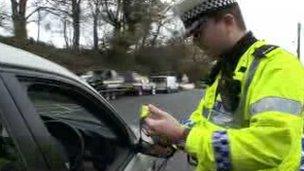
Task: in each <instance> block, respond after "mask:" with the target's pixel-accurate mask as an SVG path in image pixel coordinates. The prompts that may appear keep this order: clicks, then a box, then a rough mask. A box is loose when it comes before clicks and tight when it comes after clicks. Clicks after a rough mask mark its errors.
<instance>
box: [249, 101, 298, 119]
mask: <svg viewBox="0 0 304 171" xmlns="http://www.w3.org/2000/svg"><path fill="white" fill-rule="evenodd" d="M270 111H274V112H282V113H289V114H293V115H299V114H300V113H301V112H302V104H301V103H300V102H298V101H295V100H290V99H284V98H280V97H267V98H264V99H261V100H259V101H258V102H256V103H254V104H252V105H251V107H250V114H251V115H255V114H258V113H262V112H270Z"/></svg>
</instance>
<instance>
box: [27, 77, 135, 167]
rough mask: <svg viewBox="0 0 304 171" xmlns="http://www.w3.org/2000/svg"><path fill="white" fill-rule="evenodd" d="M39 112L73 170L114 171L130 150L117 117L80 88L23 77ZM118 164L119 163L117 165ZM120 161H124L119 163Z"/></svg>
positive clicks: (30, 97)
mask: <svg viewBox="0 0 304 171" xmlns="http://www.w3.org/2000/svg"><path fill="white" fill-rule="evenodd" d="M21 82H22V84H23V85H24V87H25V90H26V92H27V95H28V97H29V99H30V101H31V102H32V104H33V106H34V108H35V110H36V112H37V114H38V115H39V116H40V118H41V119H42V121H43V122H44V124H45V126H46V127H47V129H48V131H49V132H50V134H51V135H52V136H53V137H54V138H55V139H56V140H57V142H58V144H59V145H60V147H61V148H59V150H60V151H61V153H63V154H64V156H65V158H66V163H67V165H68V168H70V170H79V169H81V168H83V169H84V170H98V171H99V170H112V169H113V168H114V170H116V169H118V168H117V167H120V166H121V163H122V162H123V161H124V160H125V159H126V157H127V156H128V153H129V151H128V150H129V149H128V143H127V142H128V140H127V138H126V135H123V131H122V130H121V128H120V127H118V124H117V123H115V120H113V118H112V117H111V116H110V115H111V113H107V111H106V110H103V108H102V107H101V106H97V105H96V103H94V102H92V99H90V98H89V97H87V96H86V95H85V91H84V90H83V91H84V92H82V93H80V91H79V90H77V91H76V89H77V88H76V87H74V88H73V87H68V86H66V85H63V84H52V83H43V82H35V81H33V82H31V81H25V82H23V81H22V80H21ZM117 163H118V164H117ZM119 163H120V164H119Z"/></svg>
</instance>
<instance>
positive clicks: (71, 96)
mask: <svg viewBox="0 0 304 171" xmlns="http://www.w3.org/2000/svg"><path fill="white" fill-rule="evenodd" d="M0 95H1V96H0V144H1V149H0V150H1V151H0V167H1V170H2V169H3V170H5V169H6V170H39V171H42V170H128V171H142V170H153V169H154V168H157V166H155V163H156V162H155V160H156V158H155V157H152V156H149V155H146V154H147V153H146V154H143V153H145V152H147V151H148V150H147V148H148V146H144V145H143V143H140V141H139V138H138V136H136V135H135V134H134V132H133V131H132V130H131V129H130V128H129V127H128V125H127V124H126V123H125V122H124V121H123V120H122V119H121V117H120V116H119V114H118V113H117V112H116V110H115V109H114V108H113V107H112V106H111V105H110V104H109V103H108V102H107V101H106V100H105V99H104V98H102V97H101V96H100V95H99V94H98V93H97V92H96V91H95V90H94V89H93V88H92V87H91V86H89V85H88V84H87V83H86V82H84V81H82V80H81V79H79V77H78V76H76V75H74V74H73V73H71V72H70V71H68V70H67V69H65V68H63V67H61V66H59V65H57V64H55V63H53V62H50V61H48V60H46V59H43V58H41V57H38V56H36V55H33V54H31V53H28V52H26V51H23V50H20V49H17V48H13V47H10V46H8V45H5V44H2V43H0ZM144 151H145V152H144Z"/></svg>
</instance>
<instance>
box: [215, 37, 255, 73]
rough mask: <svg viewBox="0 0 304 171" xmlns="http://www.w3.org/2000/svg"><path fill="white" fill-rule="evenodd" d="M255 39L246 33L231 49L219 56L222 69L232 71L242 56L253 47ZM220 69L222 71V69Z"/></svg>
mask: <svg viewBox="0 0 304 171" xmlns="http://www.w3.org/2000/svg"><path fill="white" fill-rule="evenodd" d="M256 41H257V39H256V38H255V37H254V36H253V34H252V32H248V33H247V34H246V35H245V36H244V37H243V38H241V39H240V40H239V41H238V42H237V43H236V44H235V46H234V47H233V48H231V49H230V50H229V51H227V52H226V53H223V54H222V55H221V63H222V67H224V68H225V69H227V68H226V67H229V69H232V70H234V69H235V68H236V66H237V64H238V61H239V59H240V58H241V57H242V55H243V54H244V53H245V52H246V51H247V50H248V49H249V48H250V46H251V45H253V44H254V43H255V42H256ZM224 68H222V69H224Z"/></svg>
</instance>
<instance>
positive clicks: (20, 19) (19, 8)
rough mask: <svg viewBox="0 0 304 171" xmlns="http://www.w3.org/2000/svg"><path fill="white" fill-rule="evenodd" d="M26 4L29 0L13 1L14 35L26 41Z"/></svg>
mask: <svg viewBox="0 0 304 171" xmlns="http://www.w3.org/2000/svg"><path fill="white" fill-rule="evenodd" d="M26 4H27V0H19V1H17V0H11V8H12V20H13V25H14V34H15V37H16V38H17V39H20V40H26V39H27V30H26V19H27V17H26V16H25V14H26Z"/></svg>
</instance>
